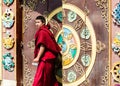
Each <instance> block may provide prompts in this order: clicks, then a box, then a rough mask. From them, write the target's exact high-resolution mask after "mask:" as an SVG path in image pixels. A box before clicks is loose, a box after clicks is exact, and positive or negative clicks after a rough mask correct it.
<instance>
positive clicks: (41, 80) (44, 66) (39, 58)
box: [32, 16, 61, 86]
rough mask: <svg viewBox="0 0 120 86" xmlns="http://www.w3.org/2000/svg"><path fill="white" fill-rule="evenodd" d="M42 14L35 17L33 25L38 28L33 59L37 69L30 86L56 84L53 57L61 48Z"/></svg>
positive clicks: (51, 85) (55, 85)
mask: <svg viewBox="0 0 120 86" xmlns="http://www.w3.org/2000/svg"><path fill="white" fill-rule="evenodd" d="M45 23H46V21H45V18H44V17H43V16H38V17H36V20H35V25H36V28H39V29H38V31H37V32H36V34H35V50H34V60H33V62H37V63H38V66H37V70H36V74H35V77H34V81H33V85H32V86H58V82H57V79H56V77H55V74H54V69H55V64H54V63H55V58H56V57H57V54H58V53H59V52H60V51H61V48H60V47H59V45H58V44H57V42H56V41H55V38H54V36H53V34H52V33H51V32H50V30H49V29H50V26H47V25H45Z"/></svg>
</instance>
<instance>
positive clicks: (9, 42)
mask: <svg viewBox="0 0 120 86" xmlns="http://www.w3.org/2000/svg"><path fill="white" fill-rule="evenodd" d="M14 43H15V41H14V38H13V37H11V34H10V33H6V37H4V38H3V46H4V48H6V49H8V50H9V49H11V48H13V46H14Z"/></svg>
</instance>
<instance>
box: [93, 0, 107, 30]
mask: <svg viewBox="0 0 120 86" xmlns="http://www.w3.org/2000/svg"><path fill="white" fill-rule="evenodd" d="M95 2H96V6H97V7H99V8H100V9H101V15H102V17H103V19H104V21H105V28H106V29H107V30H108V31H109V22H108V19H109V18H108V17H109V16H108V0H95Z"/></svg>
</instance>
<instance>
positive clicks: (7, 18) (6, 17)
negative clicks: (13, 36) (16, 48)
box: [2, 9, 14, 28]
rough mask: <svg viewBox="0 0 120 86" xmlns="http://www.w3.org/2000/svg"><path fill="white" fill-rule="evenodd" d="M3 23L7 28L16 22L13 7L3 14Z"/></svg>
mask: <svg viewBox="0 0 120 86" xmlns="http://www.w3.org/2000/svg"><path fill="white" fill-rule="evenodd" d="M2 23H3V26H4V27H5V28H11V27H12V26H13V24H14V14H13V12H12V11H11V9H6V11H5V12H4V13H3V16H2Z"/></svg>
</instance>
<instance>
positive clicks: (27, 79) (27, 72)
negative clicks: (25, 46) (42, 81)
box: [22, 54, 33, 86]
mask: <svg viewBox="0 0 120 86" xmlns="http://www.w3.org/2000/svg"><path fill="white" fill-rule="evenodd" d="M22 55H23V58H24V61H23V64H24V65H23V67H24V68H23V69H24V70H23V71H24V73H23V74H24V75H23V76H24V77H23V78H24V84H25V86H31V85H32V82H33V77H32V76H31V71H32V70H31V69H30V68H29V66H28V60H27V59H26V57H25V56H24V54H22Z"/></svg>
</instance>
